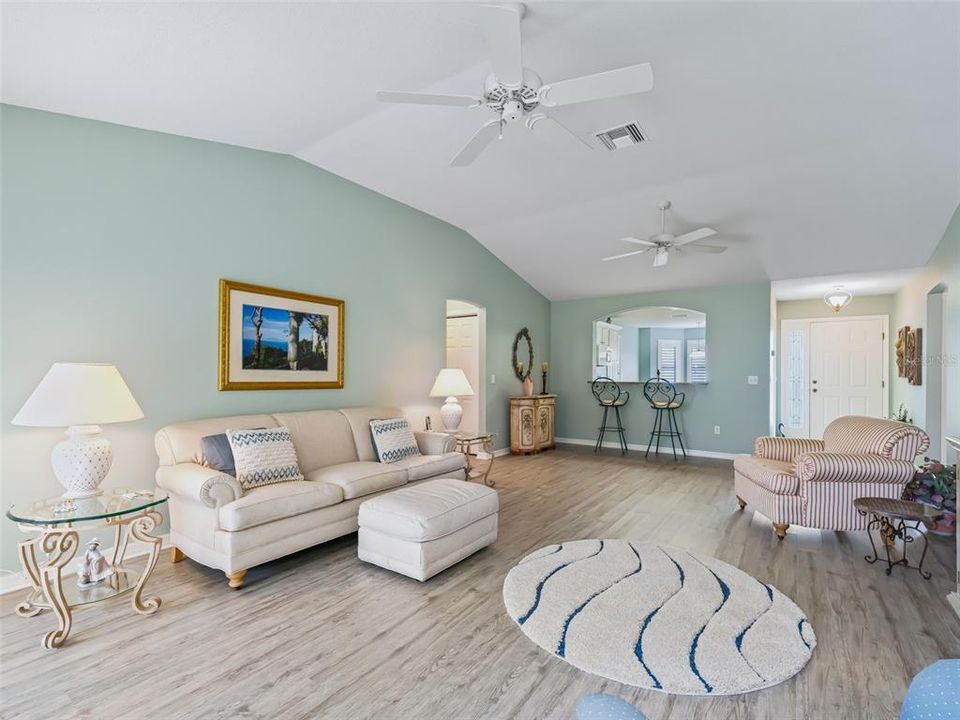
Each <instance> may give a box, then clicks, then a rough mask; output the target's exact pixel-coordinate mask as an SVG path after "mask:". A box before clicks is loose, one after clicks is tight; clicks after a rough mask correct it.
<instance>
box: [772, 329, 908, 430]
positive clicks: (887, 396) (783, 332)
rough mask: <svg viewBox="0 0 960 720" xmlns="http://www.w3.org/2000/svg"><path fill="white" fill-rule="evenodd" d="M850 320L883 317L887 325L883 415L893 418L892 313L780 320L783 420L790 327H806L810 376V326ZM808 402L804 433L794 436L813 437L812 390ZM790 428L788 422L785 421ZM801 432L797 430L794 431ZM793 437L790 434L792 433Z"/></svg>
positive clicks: (806, 361) (807, 396)
mask: <svg viewBox="0 0 960 720" xmlns="http://www.w3.org/2000/svg"><path fill="white" fill-rule="evenodd" d="M849 320H880V321H881V326H882V327H883V347H882V352H881V354H882V357H881V360H880V361H881V368H882V371H881V372H882V374H883V377H882V378H881V380H882V382H883V392H882V393H881V400H882V403H883V416H884V417H889V415H890V316H889V315H838V316H834V317H815V318H794V319H789V320H781V321H780V342H779V345H780V347H779V352H780V363H779V368H780V372H779V384H780V391H779V392H780V422H783V418H784V416H785V414H786V405H787V403H786V400H787V387H786V378H787V373H786V368H785V367H784V364H785V363H786V362H787V353H786V351H785V348H784V343H785V340H786V337H787V331H786V330H785V328H786V327H791V326H792V327H800V328H802V329H803V330H804V338H805V344H804V348H803V350H804V358H803V367H804V371H805V374H806V375H809V370H810V326H811V325H813V324H814V323H829V322H844V321H849ZM805 382H809V377H805ZM804 402H805V403H806V407H805V408H804V426H803V428H802V431H803V435H802V436H800V435H793V437H809V436H810V393H809V392H807V393H805V395H804ZM784 427H785V428H786V423H784ZM794 432H795V433H796V432H797V431H796V430H795V431H794ZM788 436H789V433H788Z"/></svg>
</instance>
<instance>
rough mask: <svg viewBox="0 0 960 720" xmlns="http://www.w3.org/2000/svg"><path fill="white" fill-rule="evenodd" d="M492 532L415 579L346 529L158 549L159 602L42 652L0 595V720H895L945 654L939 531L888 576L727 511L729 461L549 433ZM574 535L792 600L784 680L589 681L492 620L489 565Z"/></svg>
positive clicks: (850, 552)
mask: <svg viewBox="0 0 960 720" xmlns="http://www.w3.org/2000/svg"><path fill="white" fill-rule="evenodd" d="M494 478H495V479H496V481H497V487H498V490H499V491H500V501H501V513H500V537H499V539H498V541H497V543H496V544H495V545H493V546H492V547H490V548H487V549H486V550H484V551H482V552H480V553H478V554H477V555H474V556H473V557H471V558H469V559H467V560H466V561H464V562H462V563H460V564H459V565H456V566H454V567H453V568H451V569H450V570H448V571H446V572H444V573H442V574H441V575H439V576H437V577H435V578H433V579H431V580H430V581H428V582H426V583H423V584H421V583H418V582H416V581H414V580H410V579H408V578H404V577H401V576H399V575H395V574H393V573H390V572H387V571H385V570H381V569H379V568H375V567H372V566H369V565H366V564H363V563H361V562H359V561H358V560H357V559H356V537H355V536H350V537H347V538H341V539H338V540H335V541H333V542H330V543H327V544H325V545H321V546H319V547H316V548H311V549H309V550H305V551H303V552H301V553H298V554H296V555H294V556H291V557H288V558H284V559H282V560H279V561H276V562H273V563H270V564H268V565H265V566H263V567H259V568H253V569H252V570H251V571H250V572H249V573H248V575H247V585H246V586H245V587H244V588H243V589H241V590H240V591H236V592H234V591H230V590H229V589H228V588H227V585H226V580H225V579H224V577H223V575H222V574H220V573H218V572H214V571H212V570H208V569H207V568H204V567H202V566H200V565H197V564H195V563H193V562H191V561H186V562H183V563H179V564H177V565H172V564H170V562H169V561H168V559H167V556H166V555H164V558H163V559H162V560H161V562H160V564H159V565H158V567H157V570H156V572H155V574H154V576H153V579H152V581H151V588H150V589H151V590H152V591H153V592H155V593H157V594H159V595H160V596H161V597H162V598H163V606H162V608H161V610H160V612H159V613H157V614H156V615H154V616H152V617H139V616H136V615H134V614H133V613H132V611H130V610H129V608H128V606H127V605H126V603H127V602H128V601H129V598H126V599H124V600H122V601H114V602H115V603H122V606H120V607H117V606H115V605H114V604H112V603H111V604H107V605H100V606H94V607H89V608H81V609H80V610H78V611H77V612H76V614H75V616H74V630H73V633H72V635H71V637H70V640H69V641H68V643H67V645H66V646H64V647H63V648H62V649H60V650H58V651H45V650H43V649H42V648H41V647H40V644H39V639H40V635H41V633H42V632H44V631H45V630H47V629H49V628H50V627H52V622H53V620H52V618H51V617H50V616H49V614H46V613H45V614H42V615H40V616H38V617H35V618H30V619H23V618H18V617H16V616H15V615H14V614H13V608H14V606H15V604H16V602H18V601H19V598H20V595H21V593H11V594H8V595H6V596H4V597H2V598H0V640H2V648H0V717H2V718H4V719H9V720H13V719H14V718H28V719H31V720H32V719H34V718H36V719H45V718H54V717H55V718H58V719H67V718H90V719H93V720H112V719H113V718H151V719H152V720H180V719H183V720H187V719H192V718H203V719H204V720H206V719H209V718H214V719H223V720H227V719H233V718H244V719H245V718H250V719H254V718H291V719H294V718H311V719H313V718H334V719H337V720H339V719H343V720H354V719H356V720H363V719H365V718H371V720H372V719H374V718H376V719H377V720H388V719H404V720H406V719H411V720H434V719H446V718H451V719H456V720H471V719H474V718H478V719H479V718H496V719H501V718H502V719H509V720H512V719H514V718H517V719H528V718H529V719H536V720H541V719H545V718H557V719H559V718H564V719H569V718H572V717H573V710H574V707H575V705H576V702H577V700H578V699H579V698H580V697H582V696H583V695H586V694H589V693H595V692H607V693H612V694H615V695H619V696H621V697H623V698H626V699H627V700H629V701H631V702H633V703H635V704H636V705H637V706H638V707H639V708H640V709H641V710H642V711H643V712H644V713H646V714H647V716H648V717H649V718H650V720H661V719H666V718H671V719H673V720H680V719H683V720H694V719H697V718H704V719H707V718H709V720H726V719H730V720H739V719H743V720H746V719H748V718H749V719H751V720H753V719H756V718H764V719H766V718H769V720H790V719H793V718H795V719H797V720H800V719H801V718H802V719H804V720H806V719H811V720H812V719H815V718H825V719H829V720H840V719H841V718H864V719H867V718H869V719H870V720H883V719H885V718H895V717H896V714H897V712H898V709H899V703H900V700H901V698H902V697H903V694H904V692H905V691H906V688H907V684H908V683H909V680H910V678H911V677H912V676H913V675H914V674H915V673H916V672H917V671H919V670H920V669H921V668H923V667H924V666H925V665H927V664H928V663H930V662H932V661H933V660H935V659H938V658H940V657H946V656H954V657H956V656H960V621H958V619H957V618H956V617H955V616H953V615H952V613H951V610H950V609H949V607H948V606H947V604H946V600H945V599H944V598H945V595H946V594H947V592H948V591H949V590H950V579H951V577H952V573H953V565H952V563H953V552H954V550H953V544H952V542H947V541H944V540H942V539H940V538H931V552H930V554H929V555H928V556H927V563H928V565H927V566H928V568H929V569H930V570H932V571H933V572H934V577H933V580H931V581H930V582H925V581H922V580H920V578H919V577H918V576H917V574H916V573H915V572H914V571H909V572H902V571H901V572H897V571H895V572H894V574H893V576H892V577H889V578H888V577H886V576H885V575H884V574H883V571H882V570H881V569H880V568H879V567H876V566H869V565H867V564H866V563H865V562H864V561H863V556H864V554H865V553H866V552H867V551H868V549H869V546H868V544H867V541H866V537H865V535H864V534H863V533H821V532H819V531H815V530H807V529H802V528H796V529H791V531H790V533H789V535H788V536H787V539H786V540H785V541H784V542H782V543H781V542H778V541H777V540H776V538H775V537H774V535H773V532H772V530H771V528H770V525H769V523H768V522H767V521H766V520H765V519H764V518H762V517H760V516H756V517H755V516H754V515H753V513H752V512H750V511H749V509H748V511H747V512H738V511H737V510H736V509H735V508H736V504H735V502H734V498H733V482H732V473H731V466H730V463H728V462H724V461H718V460H703V459H693V458H691V459H689V460H687V461H686V462H685V463H678V464H674V462H673V461H672V459H666V458H660V459H657V460H651V461H645V460H643V459H642V456H640V455H639V454H638V455H636V456H634V455H631V456H628V457H627V458H621V457H620V456H619V455H616V454H612V453H611V452H610V451H605V452H604V453H602V454H601V455H600V456H595V455H594V454H593V453H592V452H591V451H590V450H589V449H584V448H569V447H568V448H561V449H559V450H557V451H556V452H551V453H544V454H542V455H539V456H534V457H526V458H521V457H507V458H500V459H498V460H497V461H496V465H495V468H494ZM589 537H625V538H630V539H633V540H637V541H655V542H661V543H665V544H671V545H676V546H678V547H682V548H686V549H688V550H691V551H695V552H701V553H706V554H711V555H715V556H716V557H718V558H720V559H722V560H724V561H726V562H729V563H731V564H733V565H736V566H738V567H740V568H742V569H743V570H744V571H746V572H748V573H750V574H752V575H754V576H755V577H757V578H758V579H760V580H762V581H765V582H770V583H772V584H773V585H775V586H776V587H778V588H779V589H780V590H781V591H783V592H784V593H786V594H787V595H789V596H790V597H792V598H793V599H794V600H795V601H796V602H797V604H799V605H800V607H801V608H803V609H804V611H805V612H806V613H807V615H808V616H809V618H810V621H811V623H812V624H813V627H814V629H815V631H816V633H817V640H818V645H817V649H816V650H815V652H814V655H813V658H812V660H811V661H810V663H809V664H808V666H807V667H806V668H805V669H804V670H803V672H801V673H800V674H799V675H798V676H796V677H795V678H793V679H791V680H789V681H787V682H785V683H783V684H781V685H779V686H777V687H774V688H770V689H767V690H763V691H760V692H756V693H751V694H748V695H742V696H734V697H719V698H692V697H680V696H669V695H663V694H660V693H655V692H652V691H646V690H640V689H637V688H633V687H629V686H624V685H620V684H619V683H616V682H612V681H609V680H604V679H603V678H600V677H596V676H593V675H588V674H586V673H583V672H581V671H579V670H576V669H575V668H573V667H571V666H570V665H567V664H566V663H565V662H563V661H561V660H559V659H558V658H555V657H552V656H550V655H549V654H547V653H546V652H544V651H542V650H540V649H539V648H538V647H537V646H535V645H534V644H533V643H532V642H530V641H529V640H527V639H526V638H525V637H524V636H523V635H522V633H521V632H520V631H519V629H517V628H516V626H515V625H514V624H513V622H512V621H511V620H510V619H509V618H508V617H507V615H506V613H505V611H504V609H503V603H502V600H501V595H500V591H501V586H502V583H503V578H504V576H505V575H506V573H507V571H508V570H509V569H510V568H511V567H512V566H513V564H514V563H516V562H517V561H518V560H519V559H520V558H521V557H523V556H524V555H525V554H527V553H528V552H530V551H532V550H534V549H536V548H538V547H541V546H543V545H546V544H550V543H555V542H560V541H564V540H571V539H577V538H589Z"/></svg>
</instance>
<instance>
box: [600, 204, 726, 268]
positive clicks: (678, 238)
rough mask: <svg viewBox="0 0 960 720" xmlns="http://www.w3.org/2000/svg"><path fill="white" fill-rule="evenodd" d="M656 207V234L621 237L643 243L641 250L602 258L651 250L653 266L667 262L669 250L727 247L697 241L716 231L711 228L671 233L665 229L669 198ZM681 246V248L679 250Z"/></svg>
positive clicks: (717, 250) (709, 250)
mask: <svg viewBox="0 0 960 720" xmlns="http://www.w3.org/2000/svg"><path fill="white" fill-rule="evenodd" d="M657 207H658V208H660V232H658V233H657V234H656V235H651V236H650V237H649V238H648V239H646V240H640V239H638V238H632V237H626V238H621V240H623V241H624V242H628V243H633V244H635V245H645V246H646V247H644V248H643V250H634V251H632V252H628V253H621V254H620V255H611V256H610V257H605V258H603V259H604V260H620V259H621V258H626V257H631V256H633V255H642V254H643V253H646V252H650V251H653V253H654V256H653V266H654V267H662V266H664V265H666V264H667V261H668V260H669V259H670V252H671V251H673V252H676V253H681V252H683V250H693V251H695V252H703V253H722V252H723V251H724V250H726V249H727V248H726V247H725V246H723V245H701V244H699V243H698V241H699V240H705V239H707V238H708V237H711V236H713V235H716V234H717V231H716V230H714V229H713V228H708V227H702V228H700V229H699V230H693V231H691V232H688V233H684V234H683V235H671V234H670V233H668V232H667V231H666V225H665V222H666V213H667V210H669V209H670V201H669V200H661V201H660V202H658V203H657ZM681 248H683V250H681Z"/></svg>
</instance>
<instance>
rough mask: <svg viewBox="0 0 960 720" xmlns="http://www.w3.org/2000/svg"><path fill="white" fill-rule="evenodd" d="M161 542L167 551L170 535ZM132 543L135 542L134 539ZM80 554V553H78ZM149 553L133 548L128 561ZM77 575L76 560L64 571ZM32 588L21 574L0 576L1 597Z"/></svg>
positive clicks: (7, 572)
mask: <svg viewBox="0 0 960 720" xmlns="http://www.w3.org/2000/svg"><path fill="white" fill-rule="evenodd" d="M160 540H161V545H160V547H161V549H167V548H169V547H170V535H169V534H165V535H161V536H160ZM131 541H132V542H133V540H132V538H131ZM78 552H79V551H78ZM148 552H150V551H149V550H148V549H147V548H146V547H143V546H142V545H140V546H139V547H136V548H132V552H128V553H127V557H126V559H127V560H129V559H131V558H137V557H143V556H144V555H146V554H147V553H148ZM38 559H39V558H38ZM76 574H77V562H76V560H74V561H71V563H70V564H69V565H68V566H67V567H65V568H64V569H63V577H70V576H73V575H76ZM29 587H30V583H29V582H28V581H27V579H26V578H25V577H24V576H23V575H21V574H20V573H13V572H9V571H5V572H4V573H3V574H2V575H0V595H6V594H7V593H9V592H16V591H17V590H26V589H27V588H29Z"/></svg>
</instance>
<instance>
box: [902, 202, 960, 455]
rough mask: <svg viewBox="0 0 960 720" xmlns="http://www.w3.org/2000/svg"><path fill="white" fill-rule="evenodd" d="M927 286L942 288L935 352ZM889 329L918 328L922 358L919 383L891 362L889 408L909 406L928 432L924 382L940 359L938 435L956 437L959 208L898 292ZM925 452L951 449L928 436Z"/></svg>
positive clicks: (959, 409) (959, 421)
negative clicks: (929, 444) (939, 341)
mask: <svg viewBox="0 0 960 720" xmlns="http://www.w3.org/2000/svg"><path fill="white" fill-rule="evenodd" d="M931 290H939V291H944V292H945V295H944V321H943V327H944V333H943V343H944V344H943V349H942V352H941V353H940V354H939V356H937V357H933V356H931V355H930V354H929V352H928V351H929V346H930V326H929V323H928V318H927V296H928V293H930V291H931ZM890 325H891V328H890V332H891V333H892V334H894V337H896V331H897V328H900V327H902V326H904V325H909V326H910V327H919V328H922V329H923V333H924V337H923V353H924V358H925V360H926V362H925V365H924V376H923V384H922V385H910V384H909V383H908V382H907V380H906V378H900V377H897V376H896V366H895V365H894V366H893V370H892V371H891V374H892V375H893V378H892V380H893V392H892V397H891V402H890V406H891V408H893V409H894V410H895V409H896V408H898V407H899V406H900V404H901V403H903V404H904V406H905V407H906V408H907V410H909V411H910V413H911V415H912V416H913V421H914V422H915V423H916V424H917V425H918V426H920V427H922V428H925V429H927V428H928V426H929V428H930V431H931V432H933V427H934V425H933V424H931V423H929V422H928V413H927V397H926V393H927V388H928V386H929V384H930V375H931V373H933V372H937V371H938V367H937V366H938V365H939V364H940V363H942V364H943V380H944V387H943V389H942V393H941V402H942V403H943V407H944V408H945V412H944V413H943V415H944V418H943V419H944V420H945V423H944V424H943V426H942V428H941V430H942V432H941V433H940V435H951V436H953V437H960V208H957V210H956V212H954V215H953V218H952V219H951V221H950V224H949V225H948V226H947V228H946V231H945V232H944V235H943V238H942V239H941V240H940V243H939V244H938V245H937V248H936V249H935V250H934V252H933V255H931V257H930V259H929V260H928V261H927V264H926V266H925V267H924V270H923V272H922V273H920V274H919V275H918V276H916V277H914V278H911V280H910V282H909V283H907V285H906V286H905V287H904V288H902V289H901V290H900V292H898V293H897V295H896V299H895V306H894V312H893V318H892V320H891V323H890ZM930 453H931V454H932V455H937V456H939V457H942V458H948V457H949V456H950V455H949V454H948V452H947V451H946V449H945V448H944V447H943V443H942V438H935V439H933V445H932V447H931V450H930Z"/></svg>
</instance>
